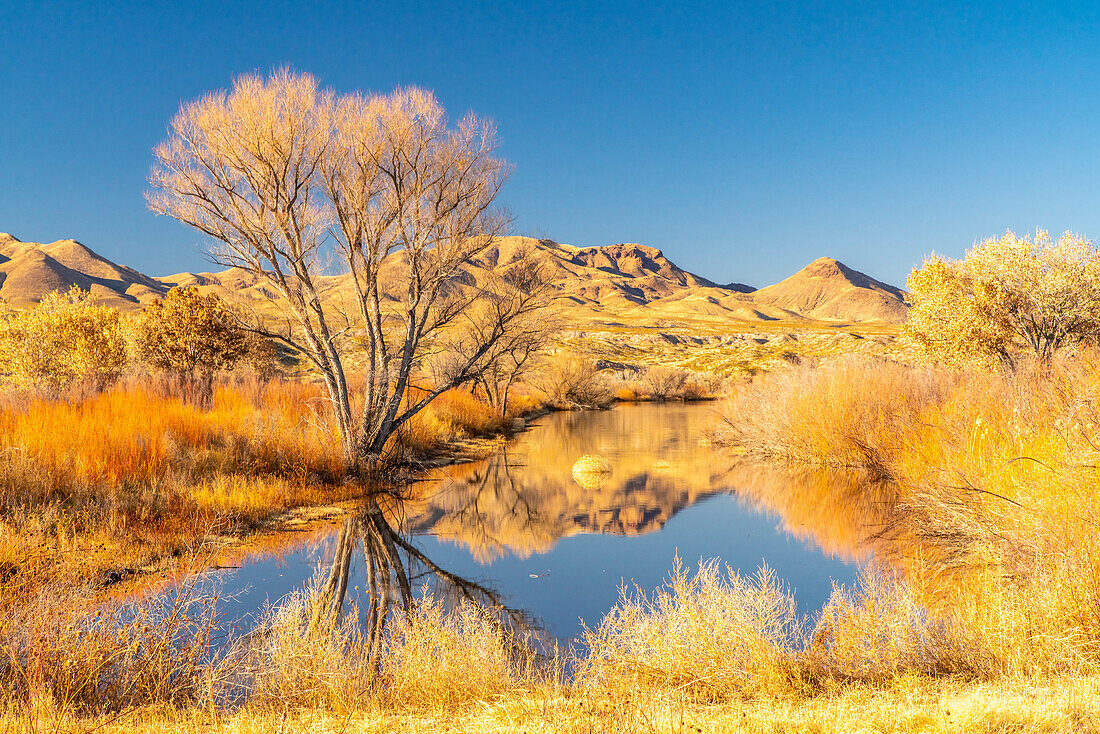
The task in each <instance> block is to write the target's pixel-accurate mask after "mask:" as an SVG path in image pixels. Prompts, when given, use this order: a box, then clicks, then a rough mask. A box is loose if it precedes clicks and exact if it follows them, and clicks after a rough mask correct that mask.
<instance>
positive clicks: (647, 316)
mask: <svg viewBox="0 0 1100 734" xmlns="http://www.w3.org/2000/svg"><path fill="white" fill-rule="evenodd" d="M531 256H539V257H541V258H542V259H543V261H544V262H545V263H546V274H547V277H548V278H549V279H550V280H551V282H552V283H553V288H554V290H555V293H556V295H557V298H558V300H559V302H560V303H561V304H562V305H563V310H564V311H565V316H566V318H567V320H568V321H569V322H570V324H571V325H576V326H583V325H584V324H585V323H586V322H592V321H597V322H603V323H623V324H632V325H633V324H639V325H645V324H662V325H668V324H670V323H691V322H708V323H711V324H721V323H725V322H727V321H776V320H796V321H797V320H806V319H812V320H824V321H883V322H892V323H898V322H901V321H903V320H904V319H905V314H906V306H905V301H904V293H903V292H902V291H901V290H899V289H898V288H895V287H893V286H890V285H887V284H885V283H882V282H879V281H877V280H875V279H874V278H871V277H870V276H867V275H865V274H863V273H860V272H858V271H856V270H852V269H851V268H849V267H847V266H846V265H844V264H843V263H840V262H838V261H836V260H833V259H832V258H821V259H818V260H815V261H814V262H812V263H810V264H809V265H808V266H806V267H805V268H803V269H802V270H800V271H798V272H797V273H795V274H794V275H792V276H791V277H789V278H787V279H786V280H783V281H781V282H779V283H776V284H775V285H771V286H767V287H766V288H761V289H759V290H755V289H753V288H752V287H750V286H747V285H743V284H740V283H730V284H727V285H719V284H717V283H715V282H713V281H711V280H708V279H706V278H704V277H702V276H699V275H696V274H694V273H691V272H688V271H686V270H684V269H682V268H680V267H679V266H677V265H676V264H675V263H673V262H672V261H671V260H669V259H668V258H667V257H665V255H664V253H662V252H661V251H660V250H658V249H656V248H654V247H648V246H646V245H640V244H629V243H628V244H615V245H606V246H603V247H575V246H573V245H566V244H561V243H558V242H554V241H553V240H548V239H541V240H539V239H533V238H530V237H503V238H501V239H500V240H499V241H498V242H497V243H496V244H495V245H494V246H493V247H491V248H489V249H488V250H486V251H484V252H482V253H481V254H479V255H478V257H477V258H475V259H474V260H473V261H471V266H472V267H469V268H468V269H467V271H466V272H465V273H464V274H463V275H462V276H461V278H462V279H463V280H464V281H466V282H469V283H474V282H477V281H478V280H479V278H480V277H482V276H481V275H480V274H481V273H482V272H483V269H484V268H487V267H495V266H498V265H506V264H509V263H512V262H515V261H516V260H519V259H522V258H527V257H531ZM318 283H319V287H320V288H321V289H322V290H323V291H327V292H329V293H331V294H333V295H336V296H339V295H340V294H341V293H343V294H347V293H350V286H349V285H348V280H347V277H346V276H341V275H328V276H324V277H322V278H319V279H318ZM73 285H77V286H80V287H81V288H84V289H87V290H90V291H92V292H93V293H95V294H97V295H99V296H100V297H101V298H102V299H103V301H104V302H105V303H107V304H109V305H112V306H117V307H119V308H123V309H135V308H138V307H140V305H141V304H143V303H146V302H148V301H149V300H152V299H154V298H157V297H159V296H163V295H164V294H165V293H167V292H168V290H169V289H171V288H172V287H175V286H196V287H198V288H200V289H201V290H204V291H211V292H215V293H218V294H219V295H221V296H222V297H224V298H226V299H228V300H232V301H236V302H238V303H244V304H251V305H254V306H256V307H257V308H259V309H263V308H264V307H265V306H267V305H268V304H270V302H271V299H272V298H273V297H274V296H275V293H274V291H273V290H272V289H271V287H270V286H269V285H268V284H267V283H266V282H264V281H262V280H260V279H258V278H257V277H256V276H255V275H253V274H252V273H250V272H248V271H245V270H241V269H238V268H232V269H229V270H224V271H221V272H211V273H178V274H176V275H170V276H165V277H159V278H151V277H149V276H146V275H143V274H142V273H139V272H138V271H136V270H133V269H132V268H128V267H125V266H123V265H118V264H116V263H113V262H111V261H110V260H108V259H106V258H104V257H101V256H100V255H98V254H96V253H95V252H93V251H92V250H90V249H89V248H87V247H85V246H84V245H82V244H80V243H79V242H77V241H76V240H59V241H57V242H53V243H50V244H40V243H36V242H21V241H20V240H18V239H17V238H15V237H13V236H11V235H7V234H0V298H4V299H6V300H7V301H8V303H10V304H11V305H13V306H25V305H29V304H32V303H36V302H38V301H39V300H41V299H42V297H43V296H44V295H46V294H47V293H49V292H50V291H53V290H57V289H67V288H69V287H71V286H73ZM268 307H269V306H268Z"/></svg>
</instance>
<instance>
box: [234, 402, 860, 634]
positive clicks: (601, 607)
mask: <svg viewBox="0 0 1100 734" xmlns="http://www.w3.org/2000/svg"><path fill="white" fill-rule="evenodd" d="M717 420H718V416H717V414H716V411H715V406H714V404H710V403H694V404H683V403H665V404H657V403H647V404H636V405H621V406H619V407H616V408H614V409H613V410H609V411H601V412H573V413H552V414H550V415H547V416H545V417H543V418H541V419H539V420H537V421H535V422H533V423H532V425H531V426H530V427H529V430H527V431H525V432H523V433H521V434H520V435H519V436H518V437H517V438H516V439H515V440H514V441H512V442H511V443H510V444H509V445H508V446H507V448H506V449H505V450H503V451H501V452H500V453H498V454H496V455H494V456H492V457H490V458H489V459H487V460H485V461H480V462H476V463H473V464H467V465H463V466H458V467H451V468H449V469H448V470H446V471H443V472H441V473H440V474H439V475H438V476H436V477H433V478H431V479H430V480H429V481H425V482H422V483H420V484H419V485H418V486H416V487H414V488H412V490H411V491H410V494H411V497H410V499H408V500H407V501H405V502H402V503H400V505H391V506H389V507H387V508H386V510H385V512H384V513H382V514H381V515H380V516H379V517H378V518H375V519H374V520H372V521H371V522H367V521H361V522H360V523H359V524H358V525H357V526H355V528H353V529H351V530H349V527H351V526H350V525H345V526H343V527H339V528H334V529H333V530H332V531H331V532H328V533H323V534H321V536H320V537H316V538H311V539H310V540H309V541H308V542H303V543H298V544H295V545H294V546H293V547H291V548H289V549H286V550H284V552H282V553H279V554H275V555H267V556H262V557H261V556H256V557H251V558H249V559H246V561H245V562H244V563H242V565H241V566H240V567H239V568H236V569H225V570H222V571H218V572H216V573H217V576H218V581H219V583H220V584H221V585H222V589H223V593H225V594H228V595H232V597H233V598H232V601H231V602H230V605H231V606H230V610H229V611H230V613H231V614H236V615H238V616H240V615H247V614H250V613H251V614H255V613H256V612H257V611H258V610H259V609H261V608H262V607H263V606H264V604H265V603H268V602H270V603H274V602H277V601H278V599H279V598H281V597H282V596H283V595H285V594H288V593H290V592H292V591H294V590H295V589H300V588H302V587H303V585H305V584H307V583H309V581H310V579H311V577H313V576H314V574H315V573H317V574H319V578H321V577H323V578H326V579H327V578H329V577H331V578H332V579H333V581H334V583H335V584H337V585H340V584H342V583H343V578H342V576H341V574H342V573H346V574H347V576H346V578H347V586H346V589H347V596H346V599H347V603H349V604H352V605H356V604H358V605H360V608H365V606H366V605H368V604H369V603H370V602H369V598H370V595H369V591H368V590H369V589H370V588H371V584H370V581H371V579H372V578H373V579H378V578H380V577H381V576H385V578H387V579H389V578H391V576H392V578H393V579H394V584H393V586H394V587H397V586H405V587H408V588H410V589H411V590H412V593H413V595H414V596H415V595H417V594H422V593H425V592H426V591H427V592H431V593H432V594H434V595H436V596H442V597H444V598H449V599H451V600H457V599H460V598H473V599H476V600H478V601H480V602H481V603H489V604H491V605H494V606H498V607H501V608H503V609H505V610H510V611H511V612H512V613H513V614H514V615H518V616H523V617H524V618H525V619H526V620H528V622H533V623H534V624H535V625H536V626H537V627H538V628H540V629H542V630H545V631H546V632H548V633H549V634H550V635H551V636H553V637H555V638H558V639H561V640H568V639H571V638H574V637H576V636H577V635H578V634H579V633H580V631H581V629H582V626H581V625H582V623H584V624H587V625H589V626H594V625H596V624H598V623H599V621H600V619H601V617H602V616H603V615H604V614H605V613H606V612H607V611H608V610H609V609H610V608H611V607H612V606H613V605H614V604H615V602H616V601H617V600H618V598H619V594H620V589H621V588H623V587H627V588H629V589H634V588H635V587H637V588H640V589H642V590H644V591H651V590H653V589H654V588H656V587H658V586H660V585H661V584H662V583H663V582H664V581H665V580H666V579H667V578H668V575H669V572H670V571H671V569H672V568H673V565H674V562H675V559H676V558H679V559H681V561H682V562H683V564H684V565H685V566H688V567H692V566H695V565H697V564H698V562H699V561H700V560H701V559H711V558H717V559H720V560H721V562H722V563H724V564H726V565H728V566H729V567H730V568H731V569H733V570H735V571H739V572H741V573H745V574H750V573H753V572H755V571H756V570H757V569H758V568H759V567H760V566H761V565H762V564H767V565H768V566H769V567H771V568H772V569H774V570H775V571H776V572H777V573H778V575H779V576H780V578H782V579H783V580H785V581H786V582H787V583H788V584H789V585H790V587H791V588H792V590H793V591H794V593H795V599H796V602H797V604H798V607H799V611H800V612H803V613H812V612H813V611H815V610H817V609H820V608H821V606H822V605H823V604H824V603H825V601H826V600H827V599H828V597H829V595H830V593H831V590H832V587H833V583H834V582H836V583H841V584H851V583H852V582H853V581H855V580H856V578H857V576H858V575H859V572H860V569H861V567H862V565H864V564H865V563H866V562H867V560H868V559H869V556H870V551H869V549H868V545H867V542H866V540H865V539H866V538H867V537H869V536H870V535H871V534H872V533H873V531H874V518H875V503H874V496H873V493H872V494H869V493H868V492H867V491H866V490H865V488H863V487H860V486H857V483H856V480H854V479H852V478H851V477H848V476H845V475H842V474H822V473H813V474H803V475H797V474H791V473H782V474H777V473H776V472H775V471H772V470H766V469H757V470H752V469H745V468H744V467H735V466H734V465H733V464H732V462H731V460H730V459H729V457H728V456H726V455H725V454H724V453H723V452H722V451H721V450H718V449H715V448H712V447H711V446H710V445H709V443H708V441H707V439H706V435H707V431H708V429H709V428H710V427H712V426H713V425H714V423H715V422H716V421H717ZM585 454H590V455H591V454H594V455H598V456H600V457H603V459H605V460H606V462H607V464H608V465H609V466H610V472H606V473H600V474H584V473H578V474H576V475H575V474H574V472H573V466H574V463H575V462H576V461H577V459H579V458H580V457H581V456H583V455H585ZM372 523H373V524H372ZM341 558H342V559H343V560H342V561H341ZM334 560H335V562H336V565H335V566H334V565H333V563H334ZM341 563H343V564H344V565H343V567H342V568H340V564H341ZM318 569H319V570H318ZM338 569H339V570H338ZM398 581H400V582H401V583H400V584H398V583H397V582H398ZM375 588H376V589H377V588H378V587H377V586H375ZM385 594H388V595H389V596H390V597H394V598H396V597H398V596H400V593H399V592H398V591H394V589H393V588H389V589H388V590H387V591H385ZM377 595H378V594H377V592H376V596H377Z"/></svg>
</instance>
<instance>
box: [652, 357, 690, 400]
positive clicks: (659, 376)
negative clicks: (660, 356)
mask: <svg viewBox="0 0 1100 734" xmlns="http://www.w3.org/2000/svg"><path fill="white" fill-rule="evenodd" d="M687 381H688V373H687V372H685V371H684V370H681V369H677V368H676V367H665V366H663V365H657V366H654V367H650V368H648V369H647V370H646V371H645V375H643V376H642V385H643V389H645V390H646V392H648V393H649V396H650V397H652V398H653V399H654V400H666V399H668V398H672V397H680V396H681V393H682V392H683V389H684V385H686V384H687Z"/></svg>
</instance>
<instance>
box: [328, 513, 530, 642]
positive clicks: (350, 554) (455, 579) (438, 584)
mask: <svg viewBox="0 0 1100 734" xmlns="http://www.w3.org/2000/svg"><path fill="white" fill-rule="evenodd" d="M403 513H404V506H403V503H401V502H400V501H398V500H397V499H395V498H392V497H387V498H386V499H385V500H384V501H382V502H378V501H372V502H371V503H370V504H369V505H367V506H366V507H365V508H364V509H363V510H362V511H360V512H358V513H356V514H354V515H353V516H351V517H349V518H348V519H346V520H345V521H344V523H343V525H342V526H341V528H340V531H339V533H337V537H336V543H335V550H334V554H333V559H332V563H331V565H330V566H329V568H328V571H327V573H326V574H325V577H324V581H323V582H322V585H321V587H320V589H319V591H318V594H317V597H316V599H315V603H314V604H313V608H312V611H311V618H310V622H309V627H310V631H311V632H316V631H320V630H324V629H331V628H333V627H334V626H335V625H336V624H337V623H338V622H339V620H340V618H341V616H342V615H343V614H344V613H345V605H346V603H347V601H348V599H347V597H348V593H347V592H348V584H349V580H350V579H351V577H352V576H353V573H354V571H355V569H354V565H355V558H356V556H358V555H360V554H361V557H362V564H363V565H362V574H363V577H364V579H365V592H366V601H365V603H364V601H363V597H362V595H359V596H358V598H357V602H356V603H355V604H354V607H355V608H354V611H355V613H357V614H358V615H359V616H360V619H361V620H363V621H364V622H365V625H366V627H365V629H366V640H365V643H366V645H367V646H368V647H369V653H370V656H371V658H372V659H374V660H376V659H377V655H378V651H379V649H380V643H381V640H382V634H383V631H384V628H385V625H386V621H387V620H388V619H390V618H392V616H393V615H394V614H402V615H404V616H405V618H406V620H409V619H411V615H412V612H413V610H414V607H415V604H416V603H417V600H418V598H419V595H420V594H421V593H427V594H430V595H431V596H432V597H433V598H434V599H437V600H439V601H442V602H443V603H444V604H446V605H448V606H451V607H454V606H458V605H459V604H462V603H464V602H470V603H473V604H476V605H477V606H478V607H480V608H481V609H483V610H485V611H486V612H488V613H490V614H492V615H494V616H495V617H496V618H497V620H498V622H499V623H500V624H501V625H502V626H504V627H506V628H508V629H509V630H510V631H513V632H516V633H525V634H534V635H536V636H539V635H540V634H541V630H539V628H538V625H537V624H536V623H535V621H534V619H533V618H532V617H531V616H530V615H529V614H528V613H527V612H525V611H524V610H522V609H516V608H512V607H509V606H507V605H506V604H505V603H504V597H503V595H502V594H501V593H500V592H498V591H496V590H495V589H492V588H490V587H489V586H486V585H484V584H482V583H479V582H477V581H474V580H472V579H468V578H465V577H463V576H460V575H458V574H456V573H453V572H451V571H448V570H447V569H445V568H443V567H442V566H440V565H439V564H438V563H436V562H435V561H433V560H432V559H431V558H429V557H428V556H427V555H426V554H425V553H424V552H423V551H422V550H420V549H419V548H417V547H416V546H415V545H414V544H413V543H412V542H411V541H410V540H409V538H408V537H406V536H405V535H404V534H403V533H402V532H401V531H400V528H401V527H402V526H403V524H404V520H403V517H404V515H403ZM357 588H358V586H357Z"/></svg>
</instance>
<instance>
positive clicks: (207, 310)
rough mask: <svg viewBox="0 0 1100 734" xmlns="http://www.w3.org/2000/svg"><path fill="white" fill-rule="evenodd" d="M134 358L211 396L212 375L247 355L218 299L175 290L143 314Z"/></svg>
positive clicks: (244, 338)
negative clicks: (197, 384) (198, 384)
mask: <svg viewBox="0 0 1100 734" xmlns="http://www.w3.org/2000/svg"><path fill="white" fill-rule="evenodd" d="M135 338H136V341H137V348H138V354H139V355H140V357H141V359H142V360H143V361H144V362H145V363H147V364H149V365H150V366H152V367H156V368H157V369H162V370H165V371H167V372H171V373H174V374H176V375H178V376H180V377H181V378H183V379H186V380H189V381H194V380H195V378H196V373H197V376H198V378H199V379H200V380H201V385H202V388H203V392H204V394H209V392H210V388H211V384H212V382H213V378H214V373H216V372H218V371H219V370H231V369H233V368H234V367H235V366H236V364H237V362H238V361H239V360H240V359H242V358H243V357H245V356H246V355H247V354H248V351H249V340H248V338H247V334H246V333H245V332H244V331H242V330H241V329H240V328H238V327H237V325H236V319H235V317H234V315H233V312H232V311H231V310H230V309H229V307H228V306H226V305H225V303H224V302H223V301H222V300H221V299H220V298H218V297H217V296H215V295H213V294H211V295H206V296H204V295H202V294H200V293H199V292H198V290H196V289H195V288H173V289H172V290H170V291H168V295H166V296H165V297H164V299H163V300H160V299H158V300H156V301H153V302H152V303H150V304H148V305H147V306H145V307H144V308H143V309H142V310H141V317H140V320H139V322H138V327H137V332H136V335H135Z"/></svg>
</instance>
